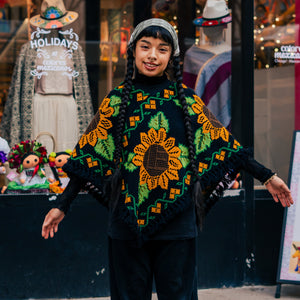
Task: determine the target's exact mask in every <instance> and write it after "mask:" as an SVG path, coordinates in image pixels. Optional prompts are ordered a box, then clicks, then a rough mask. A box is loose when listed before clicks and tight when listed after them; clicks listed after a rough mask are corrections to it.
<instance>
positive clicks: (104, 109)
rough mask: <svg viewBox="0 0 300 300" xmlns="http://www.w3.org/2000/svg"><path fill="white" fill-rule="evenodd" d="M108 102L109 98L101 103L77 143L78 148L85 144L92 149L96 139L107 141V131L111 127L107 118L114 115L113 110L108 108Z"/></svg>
mask: <svg viewBox="0 0 300 300" xmlns="http://www.w3.org/2000/svg"><path fill="white" fill-rule="evenodd" d="M109 102H110V99H109V98H105V99H104V100H103V101H102V103H101V105H100V107H99V111H98V113H97V114H96V116H95V117H94V119H93V121H92V122H91V124H90V125H89V127H88V128H87V130H86V132H85V133H84V134H83V135H82V137H81V139H80V140H79V142H78V143H79V146H80V148H82V147H83V146H85V145H86V144H90V145H91V146H93V147H94V146H95V145H96V143H97V141H98V139H103V140H106V139H107V130H108V129H109V128H111V127H112V122H111V121H110V120H108V118H109V117H110V116H111V115H112V114H113V113H114V109H113V108H112V107H110V106H109Z"/></svg>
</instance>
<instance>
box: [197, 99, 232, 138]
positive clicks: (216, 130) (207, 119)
mask: <svg viewBox="0 0 300 300" xmlns="http://www.w3.org/2000/svg"><path fill="white" fill-rule="evenodd" d="M194 98H195V100H196V103H194V104H193V105H192V110H193V111H194V112H195V113H196V114H197V115H198V120H197V122H198V123H199V124H202V126H203V127H202V128H203V134H205V133H210V137H211V139H212V140H217V139H218V138H220V137H221V138H222V139H223V140H224V141H225V142H228V141H229V132H228V131H227V129H226V128H225V127H224V126H223V125H222V124H221V123H220V122H219V121H218V120H217V119H216V117H215V116H214V115H213V114H212V113H211V112H210V111H209V109H208V108H207V107H206V106H205V104H204V103H203V102H202V100H201V99H200V97H198V96H196V95H195V96H194Z"/></svg>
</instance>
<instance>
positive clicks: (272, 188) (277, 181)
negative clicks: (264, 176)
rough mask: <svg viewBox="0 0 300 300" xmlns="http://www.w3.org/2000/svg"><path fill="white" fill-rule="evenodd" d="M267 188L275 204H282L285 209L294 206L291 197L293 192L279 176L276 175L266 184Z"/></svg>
mask: <svg viewBox="0 0 300 300" xmlns="http://www.w3.org/2000/svg"><path fill="white" fill-rule="evenodd" d="M266 188H267V189H268V191H269V192H270V194H271V195H272V197H273V199H274V200H275V202H279V201H280V203H281V205H282V206H283V207H289V206H291V205H292V204H294V201H293V198H292V196H291V191H290V190H289V188H288V187H287V185H286V184H285V183H284V181H283V180H282V179H281V178H279V177H278V176H277V175H274V176H273V177H272V179H271V180H270V181H269V182H268V183H267V184H266Z"/></svg>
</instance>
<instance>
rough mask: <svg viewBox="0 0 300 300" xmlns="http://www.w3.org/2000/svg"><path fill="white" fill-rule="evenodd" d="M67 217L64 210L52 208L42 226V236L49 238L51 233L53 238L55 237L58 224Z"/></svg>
mask: <svg viewBox="0 0 300 300" xmlns="http://www.w3.org/2000/svg"><path fill="white" fill-rule="evenodd" d="M64 217H65V214H64V212H63V211H61V210H59V209H58V208H52V209H51V210H50V211H49V212H48V214H47V215H46V217H45V220H44V223H43V226H42V237H43V238H44V239H48V237H49V235H50V237H51V238H53V237H54V233H56V232H57V230H58V224H59V223H60V222H61V221H62V219H63V218H64Z"/></svg>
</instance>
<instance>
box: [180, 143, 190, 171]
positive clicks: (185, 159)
mask: <svg viewBox="0 0 300 300" xmlns="http://www.w3.org/2000/svg"><path fill="white" fill-rule="evenodd" d="M179 149H180V150H181V153H180V156H179V157H178V159H179V160H180V162H181V164H182V166H183V167H184V168H186V167H187V165H188V164H189V162H190V159H189V150H188V148H187V147H186V146H184V145H182V144H179Z"/></svg>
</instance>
